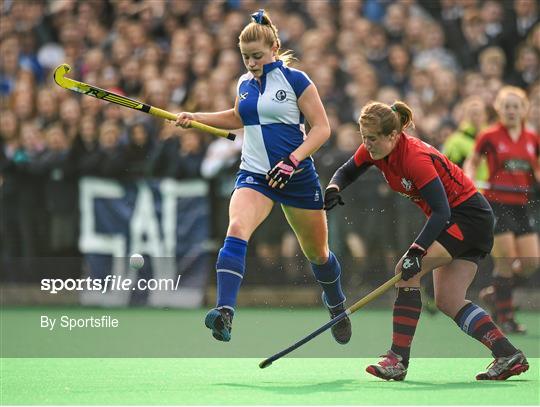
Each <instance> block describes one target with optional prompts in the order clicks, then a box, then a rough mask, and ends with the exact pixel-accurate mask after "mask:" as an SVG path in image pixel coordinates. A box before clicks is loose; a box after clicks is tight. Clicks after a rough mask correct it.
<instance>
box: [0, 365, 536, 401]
mask: <svg viewBox="0 0 540 407" xmlns="http://www.w3.org/2000/svg"><path fill="white" fill-rule="evenodd" d="M258 361H259V360H258V359H225V358H211V359H127V358H126V359H111V358H109V359H4V360H3V361H2V376H3V377H4V379H3V380H2V404H25V405H28V404H55V405H58V404H69V405H73V404H77V405H79V404H87V405H90V404H106V405H111V404H129V405H137V404H139V405H140V404H143V405H159V404H169V405H173V404H176V405H181V404H189V405H239V404H248V405H260V404H273V405H275V404H281V405H294V404H302V405H310V404H315V405H354V404H368V405H397V404H401V405H404V404H409V405H410V404H413V405H435V404H441V405H460V404H461V405H463V404H466V405H538V403H539V386H538V385H539V381H538V380H539V377H538V366H539V365H538V363H539V360H538V359H534V360H530V362H531V369H529V371H528V372H527V373H526V374H522V375H521V376H517V377H514V378H512V379H510V380H508V381H505V382H477V381H475V380H474V375H475V373H476V372H477V371H479V370H481V369H482V368H484V367H485V364H486V360H481V359H416V360H414V361H413V363H412V364H411V366H410V372H409V375H408V376H407V379H406V380H405V381H404V382H384V381H381V380H379V379H377V378H375V377H373V376H370V375H368V374H367V373H365V372H364V366H365V365H366V364H367V363H370V362H371V361H372V360H367V359H315V358H310V359H300V358H290V359H283V360H280V361H278V362H276V363H275V364H274V365H272V366H270V367H268V368H266V369H264V370H261V369H259V367H258Z"/></svg>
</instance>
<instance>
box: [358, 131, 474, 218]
mask: <svg viewBox="0 0 540 407" xmlns="http://www.w3.org/2000/svg"><path fill="white" fill-rule="evenodd" d="M354 162H355V164H356V166H357V167H360V166H363V165H364V166H365V165H375V166H376V167H377V168H378V169H379V170H381V172H382V173H383V175H384V178H385V179H386V182H387V183H388V185H389V186H390V188H392V189H393V190H394V191H396V192H399V193H400V194H402V195H405V196H406V197H408V198H410V199H411V200H412V201H413V202H414V203H415V204H417V205H418V206H419V207H420V208H421V209H422V211H423V212H424V213H425V214H426V216H430V215H431V208H430V207H429V206H428V204H427V203H426V201H424V200H423V199H422V196H421V195H420V192H419V190H420V189H422V188H423V187H424V186H425V185H426V184H428V183H429V182H431V181H433V180H434V179H435V178H437V177H439V178H440V179H441V182H442V184H443V187H444V190H445V192H446V196H447V198H448V203H449V204H450V208H455V207H456V206H458V205H459V204H460V203H462V202H465V201H466V200H467V199H469V198H470V197H471V196H473V195H474V194H475V193H476V188H475V186H474V184H473V182H472V181H471V180H470V179H469V177H467V176H466V175H465V174H464V173H463V171H462V170H461V168H459V167H458V166H457V165H456V164H454V163H453V162H452V161H450V160H449V159H448V158H447V157H446V156H445V155H444V154H442V153H441V152H440V151H438V150H437V149H436V148H435V147H433V146H430V145H429V144H427V143H424V142H423V141H421V140H419V139H417V138H415V137H411V136H409V135H407V134H405V133H401V136H400V138H399V140H398V142H397V144H396V146H395V148H394V149H393V150H392V152H391V153H390V154H388V155H387V156H386V157H384V158H383V159H381V160H374V159H372V158H371V157H370V155H369V153H368V151H367V149H366V146H365V145H363V144H362V145H361V146H360V147H359V148H358V150H356V153H355V154H354Z"/></svg>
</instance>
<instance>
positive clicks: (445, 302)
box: [435, 296, 454, 317]
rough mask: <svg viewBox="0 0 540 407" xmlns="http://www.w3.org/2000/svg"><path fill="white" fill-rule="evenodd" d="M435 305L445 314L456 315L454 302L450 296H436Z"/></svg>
mask: <svg viewBox="0 0 540 407" xmlns="http://www.w3.org/2000/svg"><path fill="white" fill-rule="evenodd" d="M435 305H436V306H437V308H438V309H439V310H440V311H441V312H442V313H443V314H445V315H448V316H449V317H453V316H454V306H453V302H452V301H450V299H449V298H448V297H444V296H436V297H435Z"/></svg>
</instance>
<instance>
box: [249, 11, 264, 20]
mask: <svg viewBox="0 0 540 407" xmlns="http://www.w3.org/2000/svg"><path fill="white" fill-rule="evenodd" d="M263 17H264V9H262V8H261V9H259V11H257V12H256V13H253V14H252V15H251V18H252V19H253V21H255V22H256V23H257V24H262V23H263Z"/></svg>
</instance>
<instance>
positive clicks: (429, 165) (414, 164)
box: [407, 152, 439, 189]
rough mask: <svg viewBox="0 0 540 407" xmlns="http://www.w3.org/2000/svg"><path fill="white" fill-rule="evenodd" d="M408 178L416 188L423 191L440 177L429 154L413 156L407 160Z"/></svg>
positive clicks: (422, 153) (420, 153)
mask: <svg viewBox="0 0 540 407" xmlns="http://www.w3.org/2000/svg"><path fill="white" fill-rule="evenodd" d="M407 164H408V165H407V171H408V174H407V175H408V177H407V178H409V179H410V180H411V181H412V182H413V184H414V186H415V187H416V189H422V188H423V187H424V186H425V185H426V184H428V183H429V182H431V181H433V180H434V179H435V178H437V177H438V176H439V174H438V173H437V170H436V169H435V166H434V165H433V161H432V160H431V157H430V155H429V154H428V153H427V152H418V153H415V154H412V155H410V156H409V157H408V159H407Z"/></svg>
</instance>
